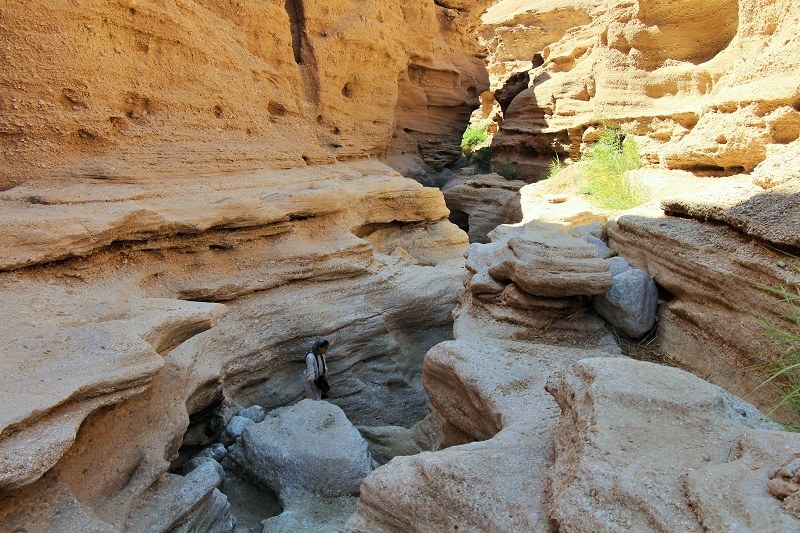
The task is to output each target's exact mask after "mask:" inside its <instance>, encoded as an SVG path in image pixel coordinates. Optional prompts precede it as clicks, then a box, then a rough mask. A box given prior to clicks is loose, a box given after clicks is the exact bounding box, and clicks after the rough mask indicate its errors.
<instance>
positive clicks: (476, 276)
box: [466, 222, 611, 297]
mask: <svg viewBox="0 0 800 533" xmlns="http://www.w3.org/2000/svg"><path fill="white" fill-rule="evenodd" d="M490 237H491V239H492V242H491V243H490V244H486V245H480V244H473V245H471V246H470V248H469V251H468V258H467V265H466V266H467V269H468V270H469V271H470V272H472V273H473V280H474V282H475V283H476V285H475V288H474V289H473V285H472V283H473V282H472V281H470V282H469V284H470V290H471V291H472V292H473V293H477V294H480V293H483V292H489V291H490V290H491V287H492V285H494V286H495V287H498V288H500V289H502V288H503V287H505V285H506V284H508V283H509V282H513V283H514V284H516V285H517V286H518V287H519V288H520V289H522V290H523V291H525V292H527V293H529V294H531V295H534V296H544V297H565V296H579V295H591V294H602V293H603V292H605V291H607V290H608V289H609V288H610V287H611V276H610V275H609V273H608V266H607V265H606V264H605V263H604V262H603V260H602V259H601V258H600V257H599V255H598V251H597V248H596V247H594V246H592V245H590V244H588V243H587V242H585V241H583V240H581V239H577V238H575V237H573V236H571V235H569V234H567V233H565V232H563V231H562V228H561V227H559V226H557V225H555V224H547V223H542V222H528V223H526V224H523V225H522V226H500V227H498V228H497V229H496V230H494V231H493V232H492V233H491V234H490ZM471 256H474V258H473V259H470V257H471ZM486 274H488V276H489V278H491V279H489V278H487V277H486ZM476 291H477V292H476ZM497 292H499V291H497Z"/></svg>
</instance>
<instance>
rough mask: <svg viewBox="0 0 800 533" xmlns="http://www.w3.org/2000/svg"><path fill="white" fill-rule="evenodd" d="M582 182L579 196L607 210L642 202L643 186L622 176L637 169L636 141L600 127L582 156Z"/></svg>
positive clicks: (645, 192) (638, 157) (623, 207)
mask: <svg viewBox="0 0 800 533" xmlns="http://www.w3.org/2000/svg"><path fill="white" fill-rule="evenodd" d="M583 161H584V162H585V163H586V179H585V182H584V183H583V188H582V189H581V193H582V194H585V195H587V196H590V197H591V199H592V201H593V202H594V203H596V204H597V205H599V206H600V207H604V208H607V209H630V208H631V207H635V206H637V205H640V204H642V203H644V202H645V201H646V200H647V197H648V193H647V191H646V189H645V188H644V187H642V186H641V185H639V184H637V183H636V182H634V181H633V180H631V179H630V178H628V177H627V176H626V173H627V172H628V171H629V170H633V169H636V168H640V167H641V166H642V159H641V157H640V156H639V147H638V146H637V145H636V140H635V139H634V138H633V137H632V136H630V135H625V134H624V133H623V132H622V131H620V130H619V129H615V128H609V127H603V129H602V132H601V135H600V139H598V140H597V142H595V143H594V144H593V145H592V146H591V147H590V148H589V150H588V151H587V153H586V155H585V156H584V157H583Z"/></svg>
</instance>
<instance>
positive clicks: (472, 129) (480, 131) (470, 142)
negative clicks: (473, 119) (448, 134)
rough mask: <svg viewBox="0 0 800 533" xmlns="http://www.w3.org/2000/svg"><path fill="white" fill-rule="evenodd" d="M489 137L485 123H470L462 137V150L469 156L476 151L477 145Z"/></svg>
mask: <svg viewBox="0 0 800 533" xmlns="http://www.w3.org/2000/svg"><path fill="white" fill-rule="evenodd" d="M487 138H488V134H487V133H486V125H485V124H470V125H469V126H467V129H466V130H465V131H464V135H463V136H462V137H461V151H462V152H464V155H466V156H469V155H470V154H472V152H474V151H475V147H477V146H478V145H480V144H482V143H483V142H485V141H486V139H487Z"/></svg>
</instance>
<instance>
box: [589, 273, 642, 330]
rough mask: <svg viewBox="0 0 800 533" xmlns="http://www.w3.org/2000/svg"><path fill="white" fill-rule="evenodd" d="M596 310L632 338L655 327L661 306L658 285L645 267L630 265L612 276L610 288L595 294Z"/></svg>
mask: <svg viewBox="0 0 800 533" xmlns="http://www.w3.org/2000/svg"><path fill="white" fill-rule="evenodd" d="M593 303H594V308H595V310H596V311H597V313H598V314H599V315H600V316H602V317H603V318H605V319H606V320H608V321H609V323H611V325H613V326H614V327H616V328H618V329H619V330H620V331H622V333H624V334H625V335H626V336H628V337H630V338H632V339H638V338H640V337H642V336H644V334H645V333H647V332H648V331H650V330H651V329H652V328H653V325H654V324H655V323H656V308H657V307H658V288H657V287H656V283H655V281H653V278H652V276H650V274H648V273H647V272H645V271H644V270H641V269H638V268H629V269H628V270H625V271H623V272H621V273H619V274H617V275H616V276H614V277H613V278H612V280H611V289H609V291H608V292H607V293H605V294H601V295H598V296H595V297H594V298H593Z"/></svg>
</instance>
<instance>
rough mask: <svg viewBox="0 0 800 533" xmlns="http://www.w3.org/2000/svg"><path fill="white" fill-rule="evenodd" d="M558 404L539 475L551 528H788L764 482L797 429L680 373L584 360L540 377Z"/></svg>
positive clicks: (792, 525)
mask: <svg viewBox="0 0 800 533" xmlns="http://www.w3.org/2000/svg"><path fill="white" fill-rule="evenodd" d="M547 390H548V391H550V392H551V393H552V394H553V395H554V396H555V398H556V400H557V401H558V404H559V406H560V407H561V411H562V415H561V418H560V419H559V423H558V426H557V428H556V429H555V432H554V442H555V455H556V460H555V464H554V466H553V468H552V469H551V470H550V472H549V475H548V496H549V501H550V503H551V505H550V518H551V519H552V521H553V524H554V525H555V526H556V527H557V528H558V530H561V531H583V530H595V531H600V530H602V531H774V532H776V533H777V532H779V531H793V530H796V529H797V528H800V521H799V520H798V519H796V518H794V517H792V516H790V515H789V514H788V513H785V512H783V511H782V510H781V509H780V507H779V504H778V501H777V500H775V499H774V498H772V497H771V496H770V495H769V494H768V493H767V492H766V490H765V488H766V480H767V475H768V473H769V471H770V470H771V469H773V468H774V463H775V462H776V461H780V460H781V457H782V456H784V455H785V454H786V451H787V450H793V449H796V448H797V446H798V445H800V436H798V435H797V434H795V433H787V432H784V431H780V430H779V429H778V427H777V426H776V425H775V424H773V423H772V422H769V421H768V420H767V419H766V418H765V417H764V416H763V415H762V414H761V413H760V412H758V410H756V409H755V408H754V407H753V406H752V405H750V404H747V403H745V402H744V401H742V400H740V399H738V398H736V397H734V396H733V395H731V394H729V393H727V392H725V391H724V390H722V389H720V388H719V387H716V386H714V385H711V384H709V383H706V382H705V381H703V380H701V379H700V378H697V377H695V376H693V375H691V374H689V373H687V372H683V371H681V370H677V369H674V368H665V367H663V366H659V365H655V364H652V363H644V362H640V361H633V360H630V359H587V360H584V361H580V362H578V363H576V364H574V365H573V366H572V367H571V368H570V370H569V371H567V372H559V373H557V374H556V375H555V376H553V377H552V378H551V380H550V381H549V382H548V385H547Z"/></svg>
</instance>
